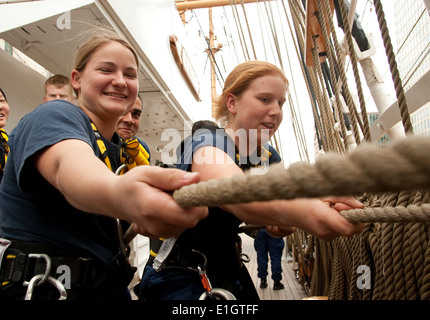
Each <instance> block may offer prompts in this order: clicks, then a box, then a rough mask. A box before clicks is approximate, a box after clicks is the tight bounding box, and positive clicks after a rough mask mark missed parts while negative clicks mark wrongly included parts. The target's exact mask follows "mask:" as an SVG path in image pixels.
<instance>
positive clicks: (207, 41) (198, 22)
mask: <svg viewBox="0 0 430 320" xmlns="http://www.w3.org/2000/svg"><path fill="white" fill-rule="evenodd" d="M191 11H192V12H193V15H194V17H195V18H196V21H197V24H198V25H199V28H200V31H201V32H202V35H203V37H204V38H205V40H206V44H207V46H208V49H209V52H210V54H211V56H212V58H213V61H214V63H215V67H216V69H217V70H218V72H219V76H220V77H221V79H222V82H223V83H224V78H223V76H222V73H221V71H220V70H219V67H218V64H217V62H216V59H215V55H214V53H213V51H212V48H211V46H210V43H209V40H208V38H207V37H206V36H205V32H204V31H203V28H202V26H201V24H200V20H199V18H197V16H196V13H195V12H194V9H193V10H191ZM215 74H216V73H215ZM216 75H217V74H216ZM217 79H218V75H217ZM218 81H219V79H218ZM220 85H221V87H223V85H222V84H221V83H220Z"/></svg>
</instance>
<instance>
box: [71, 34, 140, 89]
mask: <svg viewBox="0 0 430 320" xmlns="http://www.w3.org/2000/svg"><path fill="white" fill-rule="evenodd" d="M91 33H92V34H91V36H90V38H89V39H88V40H87V41H86V42H85V43H83V44H82V45H81V46H80V47H79V49H78V51H77V52H76V56H75V64H74V67H73V68H74V69H75V70H77V71H79V72H81V71H83V70H84V69H85V67H86V65H87V63H88V61H89V60H90V58H91V56H92V54H93V53H94V51H96V50H97V49H98V48H100V47H101V46H103V45H105V44H107V43H109V42H111V41H116V42H119V43H120V44H122V45H124V46H125V47H126V48H128V49H129V50H130V51H131V53H132V54H133V56H134V58H135V60H136V64H137V71H139V58H138V56H137V53H136V50H135V49H134V48H133V46H132V45H131V44H130V43H129V42H128V41H127V40H126V39H124V38H123V37H121V36H120V35H118V33H116V32H115V31H114V30H113V29H108V28H107V27H97V28H94V29H93V30H91ZM73 92H74V93H75V95H76V97H77V96H78V90H76V89H74V88H73Z"/></svg>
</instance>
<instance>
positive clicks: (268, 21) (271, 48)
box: [263, 0, 276, 61]
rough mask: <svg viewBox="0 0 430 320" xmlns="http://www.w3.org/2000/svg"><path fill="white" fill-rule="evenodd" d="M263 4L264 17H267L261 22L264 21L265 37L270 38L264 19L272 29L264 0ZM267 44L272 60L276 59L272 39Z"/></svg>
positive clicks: (264, 0)
mask: <svg viewBox="0 0 430 320" xmlns="http://www.w3.org/2000/svg"><path fill="white" fill-rule="evenodd" d="M263 4H264V6H265V9H266V17H267V19H263V22H264V27H265V30H266V35H267V38H268V39H270V38H271V37H270V32H269V31H268V28H267V25H266V20H267V23H268V24H269V25H270V29H272V26H271V23H270V18H269V15H268V13H267V6H266V0H263ZM263 14H264V12H263ZM269 45H270V51H271V52H272V56H273V60H274V61H276V55H275V53H274V50H273V44H272V41H269Z"/></svg>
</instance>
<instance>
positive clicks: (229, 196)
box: [173, 0, 430, 299]
mask: <svg viewBox="0 0 430 320" xmlns="http://www.w3.org/2000/svg"><path fill="white" fill-rule="evenodd" d="M281 1H282V5H283V8H284V13H285V16H284V17H283V19H286V21H287V23H288V26H289V29H290V32H291V35H292V38H293V44H294V47H295V50H296V54H297V58H298V60H299V62H300V67H301V70H302V73H303V77H304V79H305V84H306V88H307V91H308V94H309V97H310V101H311V106H312V112H313V116H314V125H315V135H316V137H317V139H318V144H319V145H320V148H321V150H322V152H324V153H328V154H325V155H322V156H321V158H319V159H318V160H317V161H316V162H315V164H314V165H311V164H310V163H309V156H308V154H307V149H306V147H305V143H304V133H303V128H302V127H301V126H300V124H299V120H300V119H301V117H300V109H298V110H297V109H296V107H295V106H294V103H293V98H292V97H291V96H290V95H289V97H288V103H289V105H290V109H289V111H290V118H291V121H292V123H293V131H294V136H295V138H296V141H297V144H298V145H299V146H298V149H299V153H300V157H301V158H302V159H305V160H306V161H305V162H298V163H294V164H292V165H291V166H290V167H289V168H288V169H284V168H283V167H282V166H279V167H276V166H271V168H270V169H269V171H268V172H267V174H266V175H264V176H257V175H246V176H240V177H239V176H237V177H232V178H229V179H221V180H217V181H207V182H204V183H198V184H195V185H191V186H186V187H183V188H182V189H179V190H176V191H175V192H174V194H173V196H174V198H175V200H176V201H177V202H178V203H179V204H180V205H182V206H185V207H187V206H198V205H207V206H217V205H221V204H225V203H242V202H247V201H269V200H272V199H292V198H295V197H320V196H324V195H329V194H330V195H351V194H353V195H356V196H357V197H358V198H359V200H361V201H362V202H364V203H365V204H366V206H365V208H364V209H362V210H351V211H342V212H341V213H340V214H341V215H342V216H344V217H345V218H346V219H347V220H348V221H351V222H354V223H355V222H363V223H366V226H365V229H364V231H363V232H362V233H361V234H358V235H356V236H354V237H352V238H338V239H336V240H334V241H332V242H331V243H325V242H323V241H320V240H319V239H317V238H315V237H313V236H311V235H305V234H304V233H303V231H300V230H299V231H298V232H297V233H295V234H294V235H293V236H292V238H293V239H294V248H295V250H294V251H295V254H297V255H298V256H296V257H295V259H296V261H299V269H300V281H301V282H302V284H303V285H304V287H305V288H307V291H308V292H309V294H312V295H325V296H328V297H329V299H430V246H429V244H430V242H429V233H428V230H429V229H428V227H429V225H430V204H429V203H430V201H429V200H430V195H429V192H428V190H429V189H430V188H429V185H430V181H429V180H430V178H429V176H430V169H429V168H428V165H427V164H426V163H425V162H426V161H425V159H428V157H429V155H430V154H428V151H426V150H430V149H429V148H430V145H428V143H429V142H428V138H422V137H413V136H410V135H409V134H411V133H412V125H411V122H410V116H409V112H408V109H407V104H406V100H405V98H404V89H403V84H402V81H401V80H400V76H399V71H398V69H397V63H396V61H395V55H394V53H393V49H392V45H391V39H390V36H389V33H388V29H387V25H386V21H385V17H384V13H383V8H382V5H381V3H380V1H379V0H374V1H373V6H374V8H375V12H374V14H375V15H376V18H377V21H378V24H379V28H380V31H381V37H382V39H383V42H384V47H385V51H386V52H385V53H386V55H387V59H388V63H389V66H390V71H391V73H392V80H393V82H394V86H395V91H396V96H397V99H398V103H399V108H400V113H401V118H402V124H403V127H404V130H405V132H406V133H409V134H408V137H407V138H406V139H401V140H399V141H395V142H393V143H392V145H391V146H390V147H389V148H386V149H384V148H380V147H379V148H378V147H376V146H371V145H370V143H369V142H370V131H369V122H368V115H367V110H366V103H365V101H364V95H363V92H362V85H361V79H360V75H359V71H358V66H357V59H356V57H355V51H354V49H353V37H354V36H353V34H354V33H353V32H352V31H351V29H353V28H354V26H353V23H352V22H353V20H354V19H358V17H357V16H355V13H354V12H353V11H355V8H354V9H352V8H353V7H354V6H351V7H352V8H351V10H350V11H351V12H349V14H348V10H347V6H346V5H345V3H344V1H333V0H330V1H329V0H322V1H316V3H315V8H317V9H316V10H315V11H316V13H315V17H316V18H317V22H318V24H319V27H320V28H321V30H320V33H317V34H313V35H312V38H310V40H311V41H310V42H306V40H307V37H308V36H309V35H308V34H307V26H306V14H307V12H306V8H304V3H303V2H302V1H300V0H288V6H289V13H290V15H291V20H292V25H291V24H290V20H289V16H288V14H287V9H286V5H285V4H284V1H283V0H281ZM230 2H231V1H230ZM261 2H262V1H257V9H258V10H257V13H258V17H259V27H260V30H261V31H260V33H261V34H262V40H263V43H265V40H267V39H271V40H272V38H273V40H274V42H273V41H270V42H269V43H267V46H269V45H270V47H271V49H272V54H273V57H274V59H275V60H276V59H277V57H278V59H279V62H280V64H281V66H282V57H281V55H282V54H284V53H283V51H284V50H283V49H282V50H281V46H280V43H279V40H278V38H279V37H278V36H280V37H281V38H282V37H283V38H284V41H285V42H286V40H285V34H284V33H283V34H282V36H281V35H280V34H278V31H277V30H276V27H275V22H274V21H275V18H274V14H273V11H272V7H271V6H270V4H269V6H270V9H269V7H268V4H267V3H266V1H264V10H265V11H263V8H262V6H263V4H262V3H261ZM311 2H312V1H311V0H309V1H307V3H311ZM331 2H333V3H335V4H337V5H338V6H339V10H338V11H336V15H337V18H338V20H341V21H343V22H344V23H343V28H342V29H343V30H344V34H345V44H346V47H347V48H348V49H347V53H348V55H349V58H350V59H349V61H348V63H350V64H351V66H352V71H353V74H354V79H355V86H356V90H357V95H358V106H359V108H360V112H359V111H358V110H357V107H356V104H355V102H354V100H353V98H352V93H351V91H350V89H349V87H348V81H347V78H346V69H347V68H345V61H346V58H345V57H346V52H345V50H344V49H342V48H341V46H340V44H339V42H338V40H337V36H336V32H335V31H334V30H335V27H334V24H333V14H332V11H331V8H330V3H331ZM234 3H235V5H236V2H234ZM242 5H243V4H242ZM366 8H367V3H366ZM278 9H279V2H278ZM232 10H233V8H232ZM260 10H261V11H260ZM365 10H366V9H365ZM269 11H270V12H269ZM278 11H279V12H281V11H282V10H278ZM236 13H237V14H236V15H235V14H234V11H233V15H234V18H235V22H236V25H237V29H238V30H239V25H240V28H242V27H241V24H240V18H239V12H238V11H237V8H236ZM243 13H244V15H245V19H246V21H247V17H246V12H245V10H243ZM326 16H327V17H328V18H327V19H326V18H324V17H326ZM354 16H355V17H354ZM236 19H237V21H236ZM266 22H267V23H268V24H269V25H268V26H267V25H265V23H266ZM354 24H356V22H355V21H354ZM263 25H264V29H265V31H266V32H267V34H268V35H269V36H267V37H265V36H263ZM278 25H279V24H278ZM247 27H248V33H249V37H250V38H251V42H252V44H253V41H252V36H251V32H250V28H249V24H247ZM269 29H270V30H269ZM282 29H283V28H282ZM238 32H239V31H238ZM282 32H284V30H282ZM318 37H319V39H318V41H317V38H318ZM239 38H240V39H241V41H242V40H243V42H244V43H243V44H242V50H243V52H244V53H243V54H244V56H245V57H246V50H248V48H247V47H246V46H247V44H246V41H245V35H244V33H243V30H242V32H241V35H240V34H239ZM275 38H276V40H275ZM281 38H279V39H281ZM309 44H312V46H311V48H308V47H307V46H309ZM272 45H273V46H272ZM402 46H403V45H402ZM264 47H265V48H264V55H265V56H266V60H267V52H266V43H265V45H264ZM288 47H289V45H287V43H285V49H286V50H285V51H286V52H287V57H288V62H289V64H290V72H291V73H292V71H291V62H290V59H289V55H288V49H289V48H288ZM257 48H258V47H257ZM274 48H275V49H274ZM401 48H402V47H400V49H401ZM427 48H428V46H427V47H426V49H427ZM253 49H254V46H253ZM400 49H399V50H398V51H400ZM426 49H424V50H423V52H422V53H421V55H422V59H417V61H416V63H417V64H419V63H421V62H422V61H424V59H425V58H426V57H427V56H428V54H430V51H427V52H426ZM307 50H310V52H311V60H312V61H311V65H308V60H307V53H308V52H307ZM275 51H276V53H275ZM322 51H323V52H322ZM257 54H258V52H257V53H256V52H255V51H254V56H255V58H256V57H257ZM276 54H277V57H276ZM248 59H249V55H248ZM326 60H327V61H326ZM294 76H295V75H293V74H292V76H291V78H292V80H293V88H294V93H295V94H296V98H297V97H298V95H297V92H296V90H295V84H294ZM407 81H408V79H407V80H406V82H405V83H407ZM329 82H330V84H329V85H328V83H329ZM330 88H331V89H332V91H333V96H332V94H331V93H330V92H329V91H328V90H329V89H330ZM296 103H297V105H298V104H299V103H298V102H297V101H296ZM343 105H345V106H346V107H345V109H344V107H343ZM296 110H297V111H296ZM349 124H350V125H351V129H352V130H350V128H349V127H348V125H349ZM355 145H357V147H356V148H355ZM264 179H268V180H269V181H271V183H270V185H268V184H267V183H265V182H264ZM226 190H227V191H226ZM237 190H241V192H240V194H236V193H235V192H236V191H237ZM244 190H245V191H244ZM262 227H263V226H248V228H262ZM359 267H369V268H370V271H369V272H370V276H369V277H370V280H369V281H371V282H370V283H365V281H364V282H362V283H361V285H362V288H358V285H359V282H358V281H359V279H360V275H361V273H360V272H361V271H358V270H361V269H358V268H359ZM369 284H370V286H368V285H369Z"/></svg>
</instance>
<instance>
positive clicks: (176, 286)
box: [140, 61, 363, 300]
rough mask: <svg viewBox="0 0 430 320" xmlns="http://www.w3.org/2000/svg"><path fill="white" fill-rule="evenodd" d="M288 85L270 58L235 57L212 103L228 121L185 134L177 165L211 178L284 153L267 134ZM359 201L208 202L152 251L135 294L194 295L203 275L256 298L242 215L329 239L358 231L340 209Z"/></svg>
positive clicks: (202, 288) (281, 230)
mask: <svg viewBox="0 0 430 320" xmlns="http://www.w3.org/2000/svg"><path fill="white" fill-rule="evenodd" d="M287 89H288V81H287V79H286V77H285V75H284V73H283V71H282V70H280V69H279V68H278V67H276V66H274V65H273V64H270V63H267V62H264V61H248V62H245V63H242V64H240V65H238V66H237V67H236V68H234V69H233V71H232V72H231V73H230V74H229V76H228V77H227V79H226V81H225V85H224V89H223V92H222V94H221V96H220V98H219V100H218V103H217V106H216V108H215V120H217V121H219V122H221V121H222V122H223V124H225V128H214V127H213V125H210V126H209V127H207V128H201V129H199V130H197V131H196V132H195V133H194V135H193V136H192V137H191V136H190V137H188V138H186V139H185V141H184V143H181V148H182V147H183V150H181V151H180V154H179V158H178V163H177V167H178V168H180V169H182V170H186V171H188V172H198V173H200V176H201V179H202V181H208V180H211V179H220V178H224V177H231V176H233V175H243V174H244V172H243V170H248V169H250V168H252V167H254V166H263V167H264V166H267V165H270V164H272V163H279V162H280V161H281V158H280V156H279V154H278V153H277V152H276V150H275V149H274V148H273V147H272V146H270V145H269V144H268V141H269V139H270V137H272V136H273V134H274V133H275V132H276V130H277V129H278V127H279V125H280V124H281V121H282V118H283V114H282V106H283V104H284V102H285V101H286V93H287ZM357 207H359V208H362V207H363V204H362V203H360V202H358V201H356V200H355V199H354V198H353V197H327V198H324V199H294V200H289V201H287V200H274V201H267V202H251V203H242V204H234V205H228V204H226V205H222V206H219V207H211V208H209V215H208V217H207V218H205V219H203V220H202V221H200V222H199V223H198V224H197V226H196V227H194V228H189V229H186V230H185V231H184V232H182V233H181V235H180V236H179V237H178V238H177V240H176V242H175V245H174V246H173V247H172V249H171V251H170V254H169V255H168V256H167V257H166V258H165V259H163V260H162V261H163V263H162V264H160V265H161V267H160V265H159V264H158V261H160V260H159V259H157V258H158V252H154V254H153V255H151V258H150V260H149V261H148V263H147V265H146V267H145V269H144V273H143V276H142V281H141V284H140V299H148V300H149V299H165V300H178V299H180V300H195V299H199V297H201V295H202V294H203V293H205V292H206V293H207V292H208V290H207V287H208V286H207V281H205V280H204V279H206V278H207V279H209V281H210V283H211V284H212V287H213V288H219V289H222V290H227V291H229V292H230V293H231V294H233V295H234V297H235V298H236V299H243V300H258V294H257V292H256V290H255V287H254V285H253V283H252V279H250V276H249V274H248V272H247V270H246V267H245V266H244V265H243V263H242V262H241V258H240V256H241V255H240V249H239V248H240V246H241V243H240V237H239V236H238V231H239V225H240V224H241V223H242V222H245V223H248V224H254V225H265V226H266V229H267V231H268V232H269V233H270V234H271V235H272V236H278V237H284V236H286V235H288V234H290V233H292V232H293V231H294V230H295V228H296V227H298V228H300V229H302V230H305V231H306V232H309V233H311V234H313V235H315V236H317V237H319V238H321V239H323V240H331V239H334V238H336V237H339V236H352V235H354V234H355V233H358V232H360V231H361V229H362V225H354V224H351V223H349V222H348V221H347V220H346V219H344V218H343V217H342V216H341V215H340V214H339V212H338V210H343V209H346V208H348V209H350V208H357ZM169 243H171V242H169ZM161 256H163V257H164V252H163V255H161ZM152 258H153V259H152ZM154 261H157V264H156V265H155V268H157V270H155V269H154V265H153V263H154ZM223 292H225V291H223ZM207 297H210V295H209V294H208V295H207Z"/></svg>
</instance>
